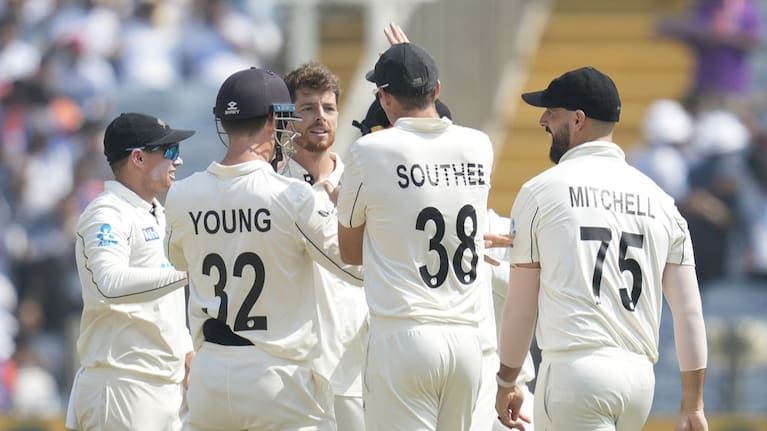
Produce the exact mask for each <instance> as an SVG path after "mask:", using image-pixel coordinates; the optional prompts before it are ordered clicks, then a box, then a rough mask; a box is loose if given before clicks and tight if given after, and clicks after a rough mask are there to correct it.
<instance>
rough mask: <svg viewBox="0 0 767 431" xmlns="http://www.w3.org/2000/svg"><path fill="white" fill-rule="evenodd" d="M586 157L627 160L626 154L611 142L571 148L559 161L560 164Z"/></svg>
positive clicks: (595, 142) (590, 143)
mask: <svg viewBox="0 0 767 431" xmlns="http://www.w3.org/2000/svg"><path fill="white" fill-rule="evenodd" d="M585 156H597V157H611V158H614V159H620V160H626V153H624V152H623V150H622V149H621V147H619V146H618V145H616V144H615V143H613V142H609V141H592V142H585V143H583V144H580V145H577V146H575V147H573V148H570V149H569V150H567V152H566V153H565V154H564V155H563V156H562V158H561V159H560V160H559V163H562V162H565V161H567V160H570V159H575V158H578V157H585Z"/></svg>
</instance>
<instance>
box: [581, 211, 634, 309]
mask: <svg viewBox="0 0 767 431" xmlns="http://www.w3.org/2000/svg"><path fill="white" fill-rule="evenodd" d="M612 236H613V235H612V231H610V229H608V228H606V227H592V226H581V240H582V241H600V242H601V244H600V245H599V251H597V258H596V262H595V263H594V277H593V278H592V279H591V288H592V290H593V292H594V299H595V300H596V303H597V304H600V303H601V300H600V297H599V291H600V289H601V287H602V268H603V266H604V262H605V258H606V257H607V248H608V247H609V246H610V242H611V241H612ZM643 245H644V235H642V234H638V233H629V232H621V239H620V246H619V252H618V268H619V269H620V270H621V271H629V272H631V277H632V279H633V283H632V286H631V296H629V293H628V289H626V288H625V287H620V288H619V289H618V290H619V292H620V295H621V302H622V303H623V308H625V309H626V310H628V311H634V310H635V308H636V304H637V301H639V295H641V294H642V268H641V267H640V266H639V262H637V261H636V260H635V259H632V258H630V257H626V251H627V250H628V248H629V247H636V248H642V246H643Z"/></svg>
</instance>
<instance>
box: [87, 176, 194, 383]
mask: <svg viewBox="0 0 767 431" xmlns="http://www.w3.org/2000/svg"><path fill="white" fill-rule="evenodd" d="M153 204H154V206H153ZM153 204H152V203H149V202H147V201H145V200H143V199H142V198H141V197H139V196H138V195H137V194H135V193H134V192H133V191H131V190H129V189H128V188H127V187H125V186H124V185H122V184H120V183H119V182H117V181H107V182H106V183H105V190H104V192H103V193H102V194H100V195H99V196H97V197H96V198H95V199H94V200H93V201H92V202H91V203H90V204H89V205H88V207H87V208H85V211H83V213H82V214H81V215H80V219H79V221H78V224H77V237H76V242H75V256H76V259H77V271H78V274H79V276H80V283H81V285H82V294H83V312H82V319H81V321H80V336H79V338H78V340H77V351H78V353H79V355H80V363H81V365H82V366H83V367H84V368H101V369H104V368H113V369H117V370H122V371H129V372H134V373H138V374H141V375H144V376H150V377H156V378H160V379H163V380H166V381H170V382H174V383H179V382H181V381H182V380H183V378H184V358H185V355H186V353H187V352H189V351H191V350H192V343H191V338H190V336H189V331H188V329H187V328H186V311H185V308H186V303H185V300H184V289H183V286H184V285H185V284H186V276H185V274H184V273H183V272H179V271H176V270H175V269H173V268H172V267H171V265H170V263H169V262H168V260H167V259H166V258H165V254H164V252H163V238H164V236H165V214H164V210H163V208H162V206H161V205H160V203H159V202H158V201H157V200H154V202H153ZM153 208H154V209H153ZM152 211H153V212H154V214H152Z"/></svg>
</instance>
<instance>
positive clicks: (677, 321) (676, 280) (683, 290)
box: [663, 264, 708, 371]
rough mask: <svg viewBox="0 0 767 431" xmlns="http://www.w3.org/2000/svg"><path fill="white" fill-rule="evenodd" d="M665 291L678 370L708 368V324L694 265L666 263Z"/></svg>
mask: <svg viewBox="0 0 767 431" xmlns="http://www.w3.org/2000/svg"><path fill="white" fill-rule="evenodd" d="M663 292H664V294H665V296H666V300H667V301H668V304H669V308H670V309H671V315H672V318H673V320H674V342H675V344H676V350H677V356H678V358H679V369H680V370H681V371H691V370H699V369H703V368H706V363H707V360H708V351H707V350H708V349H707V342H706V327H705V323H704V321H703V307H702V305H701V300H700V293H699V290H698V282H697V278H696V275H695V268H694V267H692V266H688V265H671V264H669V265H666V268H665V270H664V271H663Z"/></svg>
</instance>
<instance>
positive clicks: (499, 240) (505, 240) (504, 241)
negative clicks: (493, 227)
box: [482, 232, 516, 248]
mask: <svg viewBox="0 0 767 431" xmlns="http://www.w3.org/2000/svg"><path fill="white" fill-rule="evenodd" d="M515 236H516V235H515V234H513V233H510V234H500V233H490V232H487V233H485V235H484V236H483V237H482V239H484V240H485V248H498V247H511V246H512V244H513V243H514V237H515Z"/></svg>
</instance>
